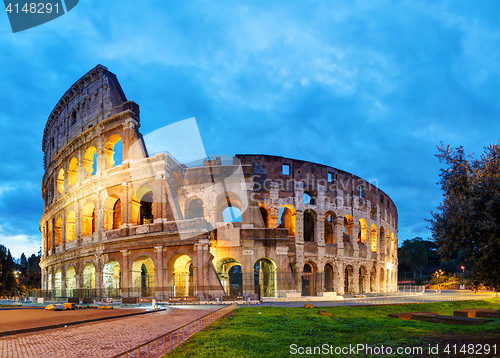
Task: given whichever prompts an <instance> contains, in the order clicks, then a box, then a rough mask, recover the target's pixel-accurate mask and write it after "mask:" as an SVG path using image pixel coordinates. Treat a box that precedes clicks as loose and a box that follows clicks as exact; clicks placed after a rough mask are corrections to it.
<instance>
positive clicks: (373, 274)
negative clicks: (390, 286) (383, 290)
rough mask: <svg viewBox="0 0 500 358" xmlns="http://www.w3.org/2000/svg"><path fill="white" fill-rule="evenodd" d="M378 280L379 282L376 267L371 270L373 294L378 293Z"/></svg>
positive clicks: (371, 289)
mask: <svg viewBox="0 0 500 358" xmlns="http://www.w3.org/2000/svg"><path fill="white" fill-rule="evenodd" d="M376 280H377V269H376V268H375V267H372V269H371V270H370V291H371V292H377V286H376Z"/></svg>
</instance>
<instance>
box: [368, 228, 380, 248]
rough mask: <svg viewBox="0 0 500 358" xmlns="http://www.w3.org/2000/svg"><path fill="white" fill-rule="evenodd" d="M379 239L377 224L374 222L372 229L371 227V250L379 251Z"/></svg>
mask: <svg viewBox="0 0 500 358" xmlns="http://www.w3.org/2000/svg"><path fill="white" fill-rule="evenodd" d="M377 240H378V235H377V227H376V226H375V224H372V226H371V229H370V250H371V252H377Z"/></svg>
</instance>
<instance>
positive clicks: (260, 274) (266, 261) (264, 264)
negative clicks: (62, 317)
mask: <svg viewBox="0 0 500 358" xmlns="http://www.w3.org/2000/svg"><path fill="white" fill-rule="evenodd" d="M253 268H254V286H256V287H259V289H260V296H261V297H276V294H277V280H276V263H275V262H274V261H273V260H271V259H270V258H268V257H262V258H260V259H258V260H257V261H256V262H255V264H254V266H253ZM257 285H258V286H257Z"/></svg>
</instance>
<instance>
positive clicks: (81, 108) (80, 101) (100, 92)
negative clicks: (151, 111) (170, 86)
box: [42, 65, 139, 169]
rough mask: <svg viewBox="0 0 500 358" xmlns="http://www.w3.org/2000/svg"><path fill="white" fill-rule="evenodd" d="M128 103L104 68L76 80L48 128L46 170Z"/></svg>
mask: <svg viewBox="0 0 500 358" xmlns="http://www.w3.org/2000/svg"><path fill="white" fill-rule="evenodd" d="M125 102H127V98H126V97H125V94H124V93H123V90H122V88H121V86H120V84H119V83H118V80H117V79H116V76H115V75H114V74H113V73H111V72H109V71H108V70H107V68H106V67H104V66H101V65H98V66H96V67H95V68H93V69H92V70H90V71H89V72H88V73H87V74H85V75H84V76H83V77H82V78H80V79H79V80H78V81H76V82H75V83H74V84H73V85H72V86H71V87H70V88H69V89H68V90H67V91H66V93H65V94H64V95H63V96H62V97H61V99H60V100H59V102H58V103H57V105H56V106H55V107H54V109H53V110H52V113H51V114H50V116H49V119H48V121H47V123H46V125H45V130H44V133H43V141H42V149H43V152H44V168H45V169H47V167H48V165H49V163H50V162H51V161H52V160H53V159H54V158H55V156H56V155H57V154H58V153H59V152H60V151H61V149H62V148H64V147H65V146H66V145H68V143H70V142H71V141H72V140H74V139H75V138H76V137H77V136H79V135H81V134H82V133H84V132H85V131H87V130H88V129H89V128H91V127H92V126H94V125H96V124H97V123H99V122H101V121H102V120H104V119H105V118H108V117H110V116H111V115H113V114H114V113H113V112H115V113H118V112H120V110H117V107H120V106H122V105H123V104H124V103H125ZM137 109H138V108H137ZM136 114H137V115H138V114H139V113H138V112H137V113H136Z"/></svg>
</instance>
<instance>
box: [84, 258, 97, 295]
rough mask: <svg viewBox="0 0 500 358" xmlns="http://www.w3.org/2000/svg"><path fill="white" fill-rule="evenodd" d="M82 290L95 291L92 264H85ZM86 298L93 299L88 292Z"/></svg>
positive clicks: (93, 267)
mask: <svg viewBox="0 0 500 358" xmlns="http://www.w3.org/2000/svg"><path fill="white" fill-rule="evenodd" d="M82 288H83V289H85V290H95V266H94V264H93V263H92V262H87V263H86V264H85V266H84V268H83V271H82ZM86 297H94V294H93V293H92V292H89V293H88V295H86Z"/></svg>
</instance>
